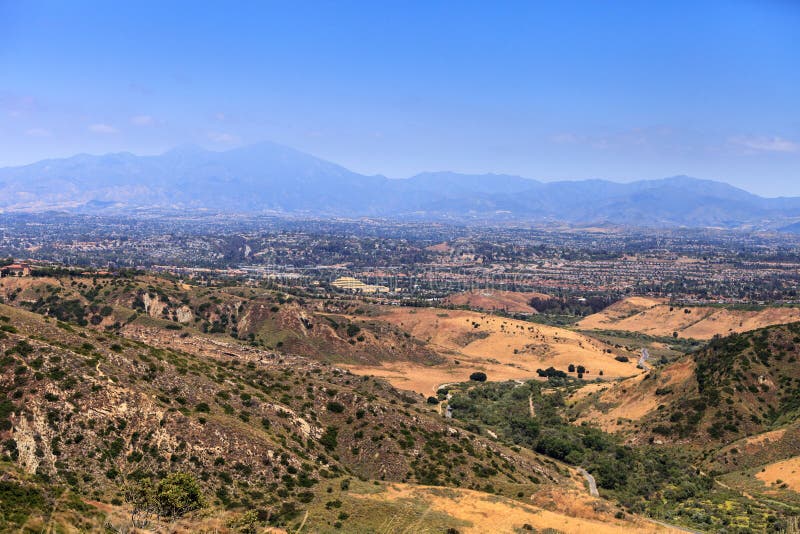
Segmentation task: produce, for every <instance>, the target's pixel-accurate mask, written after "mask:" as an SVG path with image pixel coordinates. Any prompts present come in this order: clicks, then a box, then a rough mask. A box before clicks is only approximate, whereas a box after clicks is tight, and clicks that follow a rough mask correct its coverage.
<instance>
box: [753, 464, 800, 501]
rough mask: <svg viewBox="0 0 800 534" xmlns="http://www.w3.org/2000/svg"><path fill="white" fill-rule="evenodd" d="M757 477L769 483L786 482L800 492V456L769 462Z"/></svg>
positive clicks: (779, 483)
mask: <svg viewBox="0 0 800 534" xmlns="http://www.w3.org/2000/svg"><path fill="white" fill-rule="evenodd" d="M756 478H758V479H759V480H762V481H763V482H764V484H767V485H777V486H780V485H781V484H786V486H787V487H788V488H789V489H791V490H793V491H796V492H800V456H795V457H794V458H789V459H788V460H783V461H780V462H775V463H774V464H769V465H767V466H765V467H764V468H763V471H761V472H760V473H758V474H757V475H756Z"/></svg>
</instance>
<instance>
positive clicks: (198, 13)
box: [0, 0, 800, 196]
mask: <svg viewBox="0 0 800 534" xmlns="http://www.w3.org/2000/svg"><path fill="white" fill-rule="evenodd" d="M262 140H270V141H274V142H278V143H282V144H285V145H289V146H292V147H295V148H298V149H300V150H304V151H307V152H310V153H312V154H315V155H317V156H320V157H323V158H326V159H329V160H331V161H334V162H337V163H340V164H342V165H344V166H346V167H348V168H351V169H353V170H355V171H359V172H363V173H368V174H377V173H380V174H385V175H387V176H390V177H403V176H408V175H411V174H414V173H417V172H421V171H424V170H454V171H461V172H504V173H513V174H520V175H523V176H528V177H531V178H537V179H541V180H555V179H584V178H607V179H611V180H618V181H629V180H634V179H648V178H660V177H664V176H671V175H676V174H687V175H692V176H697V177H701V178H710V179H717V180H723V181H727V182H729V183H732V184H734V185H738V186H741V187H744V188H746V189H748V190H751V191H754V192H757V193H761V194H765V195H770V196H777V195H800V2H798V1H794V0H759V1H744V0H726V1H720V2H714V1H690V2H681V1H670V2H650V1H644V0H642V1H632V2H625V1H613V2H612V1H607V2H601V1H596V2H589V1H584V2H570V1H559V2H547V3H545V2H534V1H526V2H502V1H500V2H488V1H485V2H469V1H459V2H455V1H453V2H435V1H423V2H414V1H397V2H393V1H388V0H386V1H377V2H376V1H364V2H348V1H335V2H334V1H329V2H301V1H291V2H290V1H285V2H267V1H261V2H235V1H234V2H179V1H167V2H164V1H160V2H149V1H144V0H142V1H135V2H134V1H130V2H126V3H123V2H121V1H120V2H87V1H81V0H70V1H68V2H67V1H63V0H62V1H55V2H39V1H35V0H16V1H13V0H11V1H10V0H0V165H16V164H23V163H28V162H32V161H35V160H38V159H42V158H46V157H58V156H68V155H71V154H74V153H78V152H89V153H103V152H110V151H122V150H127V151H131V152H134V153H140V154H151V153H159V152H162V151H164V150H166V149H169V148H171V147H173V146H176V145H181V144H187V143H192V144H199V145H202V146H205V147H207V148H212V149H218V150H223V149H226V148H230V147H235V146H239V145H242V144H248V143H253V142H257V141H262Z"/></svg>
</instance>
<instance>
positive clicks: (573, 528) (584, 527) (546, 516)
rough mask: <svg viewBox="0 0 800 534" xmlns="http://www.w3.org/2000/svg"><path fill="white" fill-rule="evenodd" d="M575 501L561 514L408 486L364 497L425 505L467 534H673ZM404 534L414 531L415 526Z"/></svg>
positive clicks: (460, 492) (495, 499)
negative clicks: (527, 533) (524, 533)
mask: <svg viewBox="0 0 800 534" xmlns="http://www.w3.org/2000/svg"><path fill="white" fill-rule="evenodd" d="M576 497H577V496H576V495H572V494H570V496H566V495H565V496H564V499H563V501H564V502H563V504H565V505H567V504H569V505H570V506H572V508H571V509H570V510H569V512H571V513H561V512H552V511H549V510H545V509H543V508H539V507H537V506H533V505H529V504H525V503H522V502H518V501H513V500H511V499H507V498H504V497H498V496H495V495H490V494H487V493H481V492H478V491H472V490H466V489H451V488H448V489H444V488H435V487H430V486H413V485H408V484H391V485H389V486H388V487H387V488H386V491H383V492H380V493H374V494H370V495H363V496H361V498H364V499H372V500H378V501H390V502H391V501H396V500H400V499H412V500H421V501H424V502H425V503H426V504H427V505H428V506H429V509H430V510H431V511H435V512H440V513H444V514H447V515H449V516H450V517H453V518H455V519H458V520H461V521H466V522H468V523H470V526H467V527H463V528H459V531H460V532H463V533H465V534H484V533H486V532H493V533H498V534H500V533H505V532H517V531H518V529H520V528H521V527H522V526H523V525H526V524H527V525H530V526H532V527H533V528H535V529H537V530H539V531H541V530H545V529H548V528H552V529H557V530H558V531H560V532H565V533H584V532H592V533H595V534H611V533H617V532H634V533H641V534H644V533H658V532H671V530H670V529H668V528H665V527H661V526H659V525H654V524H651V523H648V522H646V521H644V520H641V519H639V518H633V519H632V520H630V521H626V520H618V519H614V518H613V517H611V516H610V514H608V513H605V514H601V513H598V512H595V511H594V509H593V508H592V506H591V504H586V503H583V502H582V499H580V498H578V499H576ZM562 510H563V508H562ZM423 516H424V514H423ZM421 520H422V518H421ZM403 532H415V530H414V529H413V526H412V528H410V529H409V528H407V529H405V530H404V531H403Z"/></svg>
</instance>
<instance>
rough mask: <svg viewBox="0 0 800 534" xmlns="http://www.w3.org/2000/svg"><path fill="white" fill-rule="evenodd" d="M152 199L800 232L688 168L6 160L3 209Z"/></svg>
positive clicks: (260, 149)
mask: <svg viewBox="0 0 800 534" xmlns="http://www.w3.org/2000/svg"><path fill="white" fill-rule="evenodd" d="M142 209H148V210H187V209H188V210H210V211H215V212H219V211H223V212H239V213H254V212H255V213H285V214H297V215H314V216H341V217H359V216H371V217H393V218H413V219H423V220H424V219H430V220H437V219H450V220H458V221H470V220H473V221H476V220H477V221H487V220H493V221H504V220H505V221H508V220H510V221H519V222H563V223H569V224H616V225H635V226H691V227H704V226H721V227H728V228H730V227H752V228H786V229H787V230H789V231H800V225H798V224H795V223H797V222H798V221H800V198H763V197H759V196H757V195H754V194H751V193H748V192H747V191H744V190H742V189H738V188H736V187H733V186H731V185H728V184H725V183H721V182H713V181H709V180H699V179H696V178H690V177H686V176H676V177H672V178H664V179H661V180H647V181H638V182H632V183H626V184H620V183H614V182H609V181H605V180H585V181H565V182H548V183H543V182H539V181H536V180H532V179H528V178H522V177H519V176H509V175H503V174H484V175H465V174H456V173H451V172H434V173H423V174H418V175H416V176H413V177H411V178H407V179H389V178H386V177H384V176H365V175H362V174H358V173H355V172H352V171H350V170H348V169H346V168H344V167H341V166H339V165H336V164H334V163H331V162H328V161H324V160H321V159H319V158H316V157H314V156H311V155H309V154H305V153H303V152H299V151H297V150H294V149H291V148H287V147H283V146H280V145H276V144H272V143H260V144H257V145H252V146H248V147H244V148H237V149H233V150H229V151H226V152H212V151H208V150H204V149H201V148H198V147H192V146H189V147H182V148H177V149H174V150H171V151H169V152H166V153H164V154H161V155H159V156H136V155H134V154H130V153H125V152H123V153H118V154H107V155H103V156H91V155H86V154H81V155H77V156H73V157H71V158H65V159H51V160H44V161H40V162H38V163H34V164H31V165H26V166H21V167H8V168H3V169H0V210H2V211H3V212H11V211H48V210H75V211H82V212H92V213H94V212H97V213H102V212H126V211H136V210H142Z"/></svg>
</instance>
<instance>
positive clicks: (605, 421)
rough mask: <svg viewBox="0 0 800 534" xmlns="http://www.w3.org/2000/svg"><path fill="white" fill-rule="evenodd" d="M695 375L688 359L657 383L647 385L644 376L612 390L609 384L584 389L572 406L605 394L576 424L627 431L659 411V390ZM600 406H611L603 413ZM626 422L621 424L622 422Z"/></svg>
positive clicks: (592, 385) (616, 385)
mask: <svg viewBox="0 0 800 534" xmlns="http://www.w3.org/2000/svg"><path fill="white" fill-rule="evenodd" d="M693 372H694V362H693V361H692V360H691V359H689V358H686V359H683V360H680V361H678V362H676V363H674V364H672V365H670V366H669V367H668V368H666V369H664V371H663V372H662V373H661V375H660V377H659V378H658V379H657V380H650V383H647V384H645V383H644V377H645V374H644V373H643V374H640V375H638V376H634V377H631V378H628V379H626V380H622V381H620V382H618V383H616V384H613V385H612V386H609V385H607V384H590V385H588V386H586V387H584V388H581V389H580V390H578V391H577V392H575V394H574V395H573V397H572V398H571V399H570V401H571V402H572V403H577V402H579V401H582V400H584V399H585V398H586V397H588V396H589V395H590V394H592V393H595V392H598V391H600V390H602V389H604V388H605V391H602V392H601V393H600V394H599V396H598V398H597V399H595V401H594V402H593V403H592V404H593V406H592V407H590V408H589V409H588V410H586V411H585V413H584V414H583V415H582V416H581V417H580V418H578V419H577V420H576V421H575V423H576V424H580V423H582V422H584V421H586V422H590V423H595V424H597V425H599V426H600V428H602V429H603V430H605V431H606V432H619V431H621V430H627V429H629V428H631V427H632V425H633V424H634V423H635V422H636V421H638V420H640V419H642V418H643V417H644V416H646V415H647V414H649V413H650V412H653V411H655V410H657V409H658V406H659V404H663V403H664V399H665V397H664V396H658V395H656V393H655V391H656V389H657V388H669V387H670V386H675V385H678V384H682V383H684V382H686V381H687V380H688V379H689V378H691V376H692V374H693ZM597 405H605V406H609V405H610V406H612V407H611V408H608V409H606V410H604V411H601V410H599V409H598V408H597ZM620 420H622V421H624V422H623V423H622V424H619V421H620Z"/></svg>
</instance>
